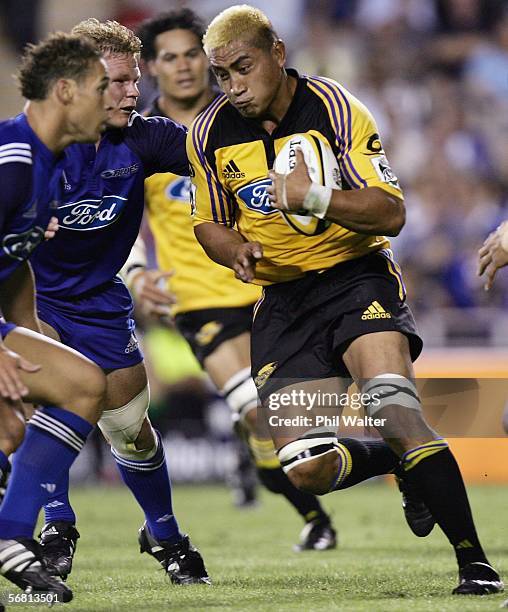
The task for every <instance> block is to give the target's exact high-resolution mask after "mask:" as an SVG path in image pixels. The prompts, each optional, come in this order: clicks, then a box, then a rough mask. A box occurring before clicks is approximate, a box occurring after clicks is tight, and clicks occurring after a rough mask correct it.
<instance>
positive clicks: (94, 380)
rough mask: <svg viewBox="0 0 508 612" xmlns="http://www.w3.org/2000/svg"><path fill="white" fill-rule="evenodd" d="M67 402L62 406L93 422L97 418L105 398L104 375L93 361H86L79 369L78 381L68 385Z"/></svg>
mask: <svg viewBox="0 0 508 612" xmlns="http://www.w3.org/2000/svg"><path fill="white" fill-rule="evenodd" d="M68 393H69V395H70V399H69V402H68V403H67V402H64V407H66V408H67V406H69V408H70V409H71V410H73V411H74V412H76V413H78V414H79V415H80V416H81V417H83V418H85V419H87V420H88V421H90V422H93V423H94V424H95V423H96V422H97V421H98V420H99V418H100V415H101V413H102V410H103V408H104V403H105V398H106V377H105V375H104V373H103V372H102V370H101V369H100V368H99V367H98V366H96V365H95V364H93V363H86V365H84V366H83V367H82V369H81V376H80V379H79V383H76V382H73V384H72V385H70V386H69V390H68Z"/></svg>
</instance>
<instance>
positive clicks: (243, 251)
mask: <svg viewBox="0 0 508 612" xmlns="http://www.w3.org/2000/svg"><path fill="white" fill-rule="evenodd" d="M262 257H263V247H262V246H261V245H260V244H259V242H244V243H243V244H241V245H239V246H238V248H237V251H236V256H235V259H234V263H233V270H234V271H235V276H236V278H239V279H240V280H241V281H243V282H244V283H250V282H252V281H253V280H254V277H255V275H256V263H257V262H258V260H259V259H261V258H262Z"/></svg>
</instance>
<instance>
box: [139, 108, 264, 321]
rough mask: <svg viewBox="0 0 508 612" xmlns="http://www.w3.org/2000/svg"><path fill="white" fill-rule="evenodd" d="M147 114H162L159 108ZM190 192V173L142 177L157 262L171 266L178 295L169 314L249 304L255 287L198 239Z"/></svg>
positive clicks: (253, 299) (173, 288) (254, 297)
mask: <svg viewBox="0 0 508 612" xmlns="http://www.w3.org/2000/svg"><path fill="white" fill-rule="evenodd" d="M147 114H148V115H159V116H161V115H163V113H161V111H160V109H158V107H157V106H154V108H152V109H151V111H149V112H148V113H147ZM189 193H190V180H189V178H188V177H184V176H178V175H176V174H171V173H164V174H154V175H152V176H151V177H150V178H148V179H146V180H145V205H146V210H147V212H148V223H149V226H150V230H151V232H152V234H153V236H154V238H155V248H156V255H157V261H158V264H159V267H160V269H161V270H174V274H173V276H172V277H171V278H170V279H169V281H168V282H169V288H170V290H171V291H172V292H173V293H174V294H175V296H176V298H177V303H176V304H175V306H174V307H173V312H172V314H173V315H176V314H179V313H184V312H189V311H195V310H202V309H208V308H236V307H242V306H248V305H249V304H253V303H254V302H256V300H257V299H258V298H259V296H260V289H259V287H255V286H252V285H246V284H244V283H242V282H240V281H239V280H237V279H236V278H235V277H234V274H233V272H232V270H230V269H229V268H225V267H224V266H220V265H219V264H216V263H215V262H214V261H212V260H211V259H209V257H208V256H207V255H206V253H205V252H204V251H203V248H202V247H201V245H200V244H199V242H198V241H197V240H196V238H195V236H194V229H193V225H192V217H191V208H190V200H189Z"/></svg>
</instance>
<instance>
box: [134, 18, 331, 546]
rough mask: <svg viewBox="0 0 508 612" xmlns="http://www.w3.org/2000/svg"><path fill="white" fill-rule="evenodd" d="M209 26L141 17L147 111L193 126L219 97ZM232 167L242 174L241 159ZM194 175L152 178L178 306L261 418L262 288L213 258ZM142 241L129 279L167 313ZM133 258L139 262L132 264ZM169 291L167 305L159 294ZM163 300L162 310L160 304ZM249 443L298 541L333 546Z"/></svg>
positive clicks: (312, 505)
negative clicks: (149, 96)
mask: <svg viewBox="0 0 508 612" xmlns="http://www.w3.org/2000/svg"><path fill="white" fill-rule="evenodd" d="M203 34H204V27H203V24H202V23H201V21H200V20H199V19H198V17H197V16H196V15H195V14H194V13H193V12H192V11H190V10H189V9H184V10H182V11H178V12H170V13H165V14H162V15H160V16H157V17H155V18H153V19H150V20H148V21H146V22H144V23H143V25H142V26H141V28H140V31H139V32H138V35H139V37H140V38H141V41H142V43H143V55H144V59H145V60H146V61H147V65H148V68H149V70H150V73H151V75H152V76H154V77H155V78H156V79H157V84H158V86H159V91H160V94H159V96H158V98H157V100H156V101H155V102H154V104H153V107H152V108H151V109H150V110H149V111H148V113H147V114H150V115H166V116H168V117H170V118H171V119H173V120H174V121H177V122H178V123H182V124H184V125H190V124H191V123H192V121H193V119H194V118H195V117H196V115H197V114H198V113H199V112H200V111H201V110H202V109H203V108H204V107H206V106H208V105H209V104H210V102H211V101H212V100H213V99H214V98H216V97H217V95H218V93H219V92H218V91H217V90H214V89H213V88H212V86H211V84H210V73H209V65H208V60H207V58H206V55H205V53H204V51H203V47H202V43H201V39H202V37H203ZM231 172H233V173H234V172H235V170H234V166H233V168H232V169H231ZM189 191H190V181H189V179H187V178H183V177H180V176H177V175H174V174H157V175H154V176H153V177H150V178H149V179H148V180H147V181H145V196H146V198H145V202H146V210H147V213H148V220H149V225H150V229H151V231H152V234H153V236H154V238H155V245H156V251H157V261H158V265H159V267H160V270H161V271H165V272H167V271H169V270H171V271H172V274H171V278H170V280H169V289H170V291H171V293H172V294H173V296H174V297H175V298H176V303H175V304H174V305H173V306H172V309H171V314H172V315H173V316H174V318H175V322H176V325H177V327H178V329H179V331H180V332H181V333H182V335H183V336H184V337H185V338H186V339H187V341H188V342H189V344H190V346H191V348H192V350H193V352H194V354H195V355H196V357H197V359H198V360H199V362H200V364H201V365H202V367H203V368H204V369H205V370H206V372H207V373H208V374H209V376H210V378H211V380H212V381H213V383H214V384H215V385H216V387H217V388H218V389H219V390H220V392H221V394H222V395H223V397H224V398H225V399H226V401H227V402H228V404H229V405H230V407H231V409H232V411H233V414H234V416H235V418H236V419H237V420H238V422H241V423H243V424H246V425H247V426H248V424H249V423H251V424H252V423H253V422H255V418H256V417H255V415H256V410H257V403H258V399H257V391H256V387H255V385H254V382H253V380H252V378H251V374H250V354H249V353H250V328H251V325H252V310H253V306H254V303H255V302H256V301H257V300H258V299H259V297H260V293H261V292H260V288H259V287H256V286H255V285H245V284H242V283H241V282H239V281H238V280H237V279H235V277H234V274H233V273H232V272H231V270H229V269H228V268H225V267H223V266H220V265H218V264H216V263H214V262H213V261H211V260H210V259H209V258H208V257H207V255H206V254H205V253H204V251H203V249H202V248H201V246H200V245H199V243H198V242H197V240H196V238H195V236H194V232H193V227H192V218H191V214H190V212H191V209H190V201H189ZM142 249H143V247H142V245H140V243H139V241H138V243H137V246H136V249H135V250H134V252H133V253H132V257H131V258H130V259H129V261H128V262H127V264H126V266H127V269H129V268H130V272H129V273H128V277H129V279H128V280H129V284H130V286H131V288H132V291H133V293H134V296H135V298H136V299H137V301H138V303H139V304H140V305H141V307H142V308H143V307H144V309H145V311H150V310H152V311H153V312H155V313H156V314H157V313H158V314H161V313H164V300H165V297H167V296H164V293H162V294H161V292H160V289H159V288H158V287H157V281H158V279H159V278H160V277H161V273H160V272H157V271H153V270H152V271H149V270H144V269H143V268H142V267H141V268H140V267H136V265H139V262H140V261H141V262H143V259H141V260H140V256H141V257H142ZM133 266H134V267H133ZM161 299H162V303H161V302H160V301H159V300H161ZM161 306H162V309H161ZM249 445H250V448H251V452H252V455H253V458H254V461H255V464H256V468H257V472H258V475H259V478H260V480H261V482H262V483H263V484H264V485H265V486H266V487H267V488H268V489H269V490H270V491H272V492H274V493H279V494H282V495H284V497H285V498H286V499H287V500H288V501H289V503H290V504H292V505H293V507H294V508H295V509H296V510H297V511H298V513H299V514H300V515H301V516H302V517H303V519H304V520H305V522H306V524H305V526H304V529H303V531H302V534H301V537H300V543H299V544H298V545H297V549H298V550H301V549H310V550H326V549H329V548H333V547H335V545H336V534H335V530H334V529H333V527H332V525H331V522H330V518H329V516H328V515H327V514H326V512H325V511H324V510H323V508H322V506H321V504H320V502H319V500H318V498H317V497H316V496H315V495H312V494H309V493H305V492H303V491H300V490H298V489H297V488H296V487H295V486H294V485H293V484H291V482H290V480H289V479H288V477H287V476H286V474H285V473H284V471H283V470H282V468H281V466H280V462H279V460H278V458H277V456H276V455H275V449H274V446H273V442H272V441H271V440H270V439H261V438H259V437H256V436H254V435H250V436H249Z"/></svg>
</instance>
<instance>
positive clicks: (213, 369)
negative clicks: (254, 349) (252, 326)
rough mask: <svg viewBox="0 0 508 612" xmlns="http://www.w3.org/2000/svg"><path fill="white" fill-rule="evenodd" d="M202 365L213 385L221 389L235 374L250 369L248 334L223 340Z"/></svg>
mask: <svg viewBox="0 0 508 612" xmlns="http://www.w3.org/2000/svg"><path fill="white" fill-rule="evenodd" d="M203 365H204V367H205V370H206V372H207V373H208V375H209V376H210V378H211V379H212V382H213V383H214V385H215V386H216V387H217V388H218V389H222V388H223V387H224V385H225V384H226V383H227V382H228V380H230V379H231V378H232V377H233V376H234V375H235V374H237V373H238V372H240V371H241V370H245V369H246V368H250V332H244V333H243V334H240V335H238V336H235V337H234V338H229V339H228V340H224V342H222V343H221V344H220V345H219V346H218V347H217V348H216V349H215V350H214V351H213V352H212V353H211V354H210V355H208V356H207V357H206V358H205V360H204V363H203Z"/></svg>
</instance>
